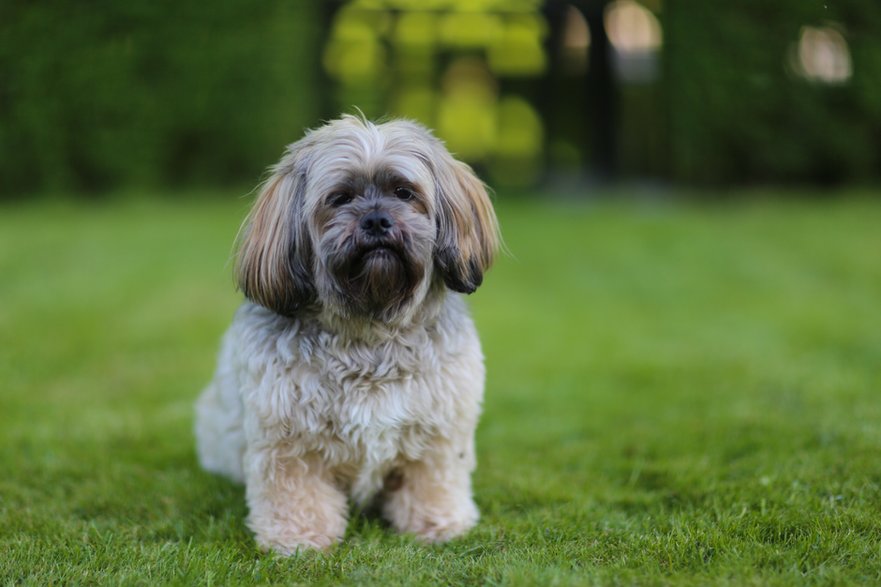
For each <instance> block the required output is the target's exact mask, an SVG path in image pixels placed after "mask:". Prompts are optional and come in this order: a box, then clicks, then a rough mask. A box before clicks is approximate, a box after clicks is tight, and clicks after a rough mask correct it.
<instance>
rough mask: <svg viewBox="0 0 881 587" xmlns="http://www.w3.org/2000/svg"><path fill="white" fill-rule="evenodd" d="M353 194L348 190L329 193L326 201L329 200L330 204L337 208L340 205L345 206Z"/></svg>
mask: <svg viewBox="0 0 881 587" xmlns="http://www.w3.org/2000/svg"><path fill="white" fill-rule="evenodd" d="M353 197H354V196H352V194H350V193H348V192H339V193H336V194H333V195H331V196H330V197H329V198H328V199H327V201H328V202H330V205H331V206H333V207H334V208H339V207H340V206H345V205H346V204H348V203H349V202H351V201H352V199H353Z"/></svg>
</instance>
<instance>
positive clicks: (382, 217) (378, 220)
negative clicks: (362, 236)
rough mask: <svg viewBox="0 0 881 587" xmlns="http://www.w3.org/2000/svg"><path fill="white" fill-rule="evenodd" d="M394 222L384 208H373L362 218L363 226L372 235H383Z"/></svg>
mask: <svg viewBox="0 0 881 587" xmlns="http://www.w3.org/2000/svg"><path fill="white" fill-rule="evenodd" d="M394 224H395V221H394V220H393V219H392V217H391V216H390V215H389V213H388V212H385V211H383V210H373V211H372V212H368V213H367V214H365V215H364V217H363V218H361V228H362V229H363V230H364V232H366V233H367V234H369V235H370V236H383V235H385V234H386V233H388V230H389V228H391V227H392V226H394Z"/></svg>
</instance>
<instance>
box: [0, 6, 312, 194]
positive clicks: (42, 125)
mask: <svg viewBox="0 0 881 587" xmlns="http://www.w3.org/2000/svg"><path fill="white" fill-rule="evenodd" d="M312 12H313V9H312V4H311V3H308V2H291V3H287V2H271V1H267V0H257V1H256V2H238V1H229V0H225V1H218V2H212V3H211V5H210V8H209V7H208V6H206V5H204V4H201V3H195V2H175V1H169V0H160V1H156V2H152V1H149V2H148V1H144V0H136V1H134V2H114V1H111V0H99V1H98V2H90V3H88V4H82V3H75V2H66V1H64V0H49V1H47V2H39V3H34V2H28V1H25V0H10V1H8V2H3V3H2V4H0V27H2V30H0V39H2V41H0V178H2V179H0V194H6V195H10V194H14V193H19V192H22V191H35V190H65V191H96V190H103V189H107V188H118V187H121V186H156V185H181V184H209V185H217V184H221V183H224V182H230V181H233V182H239V183H242V182H245V183H253V182H254V181H255V180H256V179H257V177H258V176H259V175H260V173H261V172H262V170H263V169H264V168H265V166H266V165H268V164H269V163H270V162H272V161H273V160H275V159H276V158H277V157H278V155H279V154H280V152H281V149H282V147H283V146H284V145H285V144H287V143H288V142H290V141H291V139H292V137H296V136H297V135H299V134H300V133H301V132H302V129H303V128H304V127H306V126H309V125H311V124H314V122H315V118H316V116H315V100H316V96H315V95H314V93H313V92H312V91H310V86H311V84H312V83H313V78H314V76H315V69H316V68H315V67H314V66H313V65H312V63H313V62H314V61H315V53H316V51H317V48H316V46H315V37H316V28H315V26H314V20H313V19H312Z"/></svg>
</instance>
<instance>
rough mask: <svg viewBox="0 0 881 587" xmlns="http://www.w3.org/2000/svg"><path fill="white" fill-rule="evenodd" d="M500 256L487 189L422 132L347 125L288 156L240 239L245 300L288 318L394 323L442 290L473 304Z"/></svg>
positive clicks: (338, 123)
mask: <svg viewBox="0 0 881 587" xmlns="http://www.w3.org/2000/svg"><path fill="white" fill-rule="evenodd" d="M497 247H498V225H497V222H496V217H495V213H494V212H493V209H492V205H491V203H490V201H489V197H488V196H487V193H486V189H485V187H484V185H483V184H482V183H481V181H480V180H479V179H478V178H477V177H476V176H475V175H474V173H473V172H472V171H471V169H470V168H469V167H468V166H467V165H465V164H464V163H461V162H459V161H456V160H455V159H453V157H452V156H451V155H450V154H449V152H448V151H447V150H446V149H445V148H444V146H443V144H442V143H441V142H440V141H439V140H438V139H436V138H435V137H434V136H433V135H432V134H431V133H430V132H429V131H428V130H427V129H425V128H424V127H422V126H420V125H418V124H416V123H413V122H409V121H392V122H387V123H384V124H373V123H371V122H368V121H366V120H363V119H361V118H356V117H353V116H344V117H343V118H341V119H339V120H335V121H333V122H331V123H329V124H327V125H325V126H323V127H321V128H318V129H316V130H313V131H311V132H309V133H308V134H307V135H306V136H305V137H304V138H303V139H301V140H300V141H298V142H296V143H294V144H292V145H290V146H289V147H288V149H287V151H286V153H285V155H284V157H282V160H281V161H280V162H279V163H278V164H277V165H275V167H273V169H272V174H271V176H270V178H269V179H268V180H267V181H266V183H265V184H264V186H263V189H262V191H261V193H260V196H259V198H258V199H257V202H256V203H255V205H254V208H253V209H252V211H251V214H250V215H249V217H248V219H247V220H246V222H245V226H244V228H243V231H242V236H241V241H240V244H239V251H238V259H237V263H236V274H237V280H238V284H239V287H240V288H241V289H242V290H243V291H244V293H245V295H246V296H247V297H248V298H250V299H251V300H253V301H254V302H257V303H259V304H261V305H263V306H265V307H267V308H270V309H272V310H274V311H275V312H278V313H279V314H283V315H288V316H291V315H295V314H297V313H298V312H300V311H303V310H304V309H307V308H315V307H323V308H328V309H330V310H331V311H333V312H335V313H337V314H339V315H341V316H344V317H354V316H364V317H370V318H376V319H381V320H394V319H395V318H396V317H397V316H399V315H401V313H402V312H404V311H406V310H407V309H409V308H412V307H413V306H414V305H416V304H419V303H420V302H421V301H422V300H424V299H425V296H426V295H427V294H428V292H429V291H431V290H432V288H433V287H440V286H442V285H443V284H445V285H446V287H449V288H450V289H453V290H455V291H459V292H464V293H471V292H473V291H474V290H475V289H477V287H478V286H479V285H480V283H481V281H482V279H483V273H484V271H486V270H487V269H488V268H489V266H490V264H491V262H492V259H493V255H494V253H495V251H496V249H497Z"/></svg>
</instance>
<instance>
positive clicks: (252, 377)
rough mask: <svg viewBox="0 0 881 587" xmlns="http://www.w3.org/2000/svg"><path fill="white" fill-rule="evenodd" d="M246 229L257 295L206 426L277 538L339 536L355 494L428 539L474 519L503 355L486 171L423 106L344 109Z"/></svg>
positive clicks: (219, 378)
mask: <svg viewBox="0 0 881 587" xmlns="http://www.w3.org/2000/svg"><path fill="white" fill-rule="evenodd" d="M238 241H239V244H238V250H237V256H236V264H235V274H236V279H237V283H238V286H239V288H240V289H241V290H242V291H243V293H244V295H245V297H246V300H245V302H244V303H243V304H242V306H241V307H240V308H239V309H238V311H237V312H236V314H235V317H234V319H233V322H232V325H231V326H230V328H229V330H228V331H227V333H226V334H225V336H224V338H223V342H222V344H221V351H220V355H219V360H218V365H217V370H216V373H215V375H214V378H213V380H212V381H211V383H210V384H209V385H208V386H207V388H206V389H205V390H204V391H203V392H202V395H201V396H200V398H199V400H198V402H197V404H196V427H195V428H196V430H195V431H196V440H197V449H198V456H199V460H200V463H201V465H202V466H203V468H205V469H206V470H208V471H210V472H214V473H218V474H222V475H224V476H226V477H229V478H231V479H233V480H235V481H239V482H244V484H245V495H246V500H247V505H248V517H247V524H248V527H249V528H250V529H251V530H252V531H253V533H254V536H255V538H256V542H257V544H258V545H259V547H260V548H261V549H263V550H273V551H276V552H279V553H282V554H292V553H295V552H297V551H298V550H300V549H305V548H316V549H326V548H328V547H330V546H332V545H333V544H335V543H338V542H339V541H340V540H342V538H343V535H344V533H345V529H346V524H347V515H348V512H349V506H348V503H349V501H348V500H349V498H351V499H352V501H353V502H355V503H356V504H360V505H364V506H366V505H370V504H378V505H379V507H380V508H381V509H380V511H381V512H382V515H383V517H384V518H385V519H386V520H387V521H388V522H389V524H390V525H391V527H392V528H394V529H395V530H396V531H399V532H402V533H408V534H412V535H415V536H416V537H417V538H419V539H421V540H422V541H425V542H443V541H447V540H449V539H452V538H454V537H457V536H460V535H462V534H464V533H465V532H467V531H468V530H469V529H471V528H472V527H473V526H474V525H475V524H476V523H477V520H478V510H477V507H476V506H475V504H474V500H473V497H472V489H471V474H472V472H473V471H474V468H475V466H476V458H475V448H474V433H475V428H476V426H477V421H478V417H479V414H480V410H481V402H482V398H483V387H484V376H485V372H484V364H483V354H482V350H481V346H480V341H479V339H478V336H477V331H476V329H475V327H474V324H473V322H472V320H471V318H470V316H469V313H468V310H467V307H466V304H465V300H464V299H463V296H462V295H460V294H470V293H472V292H474V291H475V290H476V289H477V288H478V286H480V284H481V281H482V280H483V274H484V272H485V271H486V270H487V269H489V267H490V265H491V263H492V261H493V257H494V256H495V255H496V253H497V250H498V247H499V242H500V236H499V229H498V222H497V219H496V216H495V212H494V210H493V207H492V204H491V202H490V198H489V196H488V194H487V190H486V187H485V186H484V184H483V183H482V182H481V181H480V180H479V179H478V178H477V176H476V175H475V174H474V172H473V171H472V170H471V168H470V167H468V166H467V165H466V164H464V163H462V162H460V161H457V160H456V159H454V158H453V157H452V155H450V153H449V152H448V151H447V149H446V148H445V147H444V145H443V143H442V142H441V141H440V140H439V139H437V138H436V137H435V136H434V135H433V134H432V133H431V132H430V131H429V130H428V129H426V128H425V127H423V126H421V125H419V124H417V123H414V122H410V121H406V120H392V121H389V122H385V123H381V124H380V123H373V122H369V121H367V120H366V119H364V118H363V117H356V116H343V117H342V118H340V119H337V120H334V121H332V122H329V123H327V124H326V125H324V126H322V127H319V128H317V129H315V130H312V131H309V132H307V133H306V135H305V136H304V137H303V138H302V139H301V140H299V141H298V142H296V143H293V144H292V145H290V146H288V148H287V150H286V152H285V154H284V156H283V157H282V159H281V161H279V163H277V164H276V165H275V166H274V167H272V168H271V175H270V177H269V178H268V180H267V181H266V182H265V183H264V184H263V187H262V190H261V193H260V195H259V197H258V198H257V201H256V202H255V204H254V206H253V208H252V210H251V213H250V214H249V216H248V218H247V219H246V220H245V223H244V224H243V227H242V230H241V231H240V235H239V239H238Z"/></svg>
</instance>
